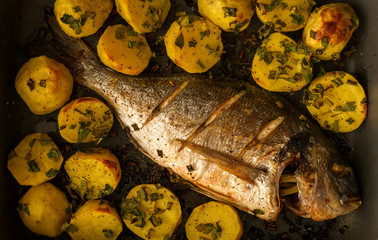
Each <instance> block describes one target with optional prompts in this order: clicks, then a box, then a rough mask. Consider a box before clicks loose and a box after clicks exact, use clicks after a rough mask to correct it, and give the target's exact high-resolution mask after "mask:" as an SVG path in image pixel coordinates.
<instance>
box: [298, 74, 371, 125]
mask: <svg viewBox="0 0 378 240" xmlns="http://www.w3.org/2000/svg"><path fill="white" fill-rule="evenodd" d="M304 101H305V104H306V106H307V109H308V110H309V112H310V113H311V115H312V116H313V117H314V118H315V119H316V120H317V121H318V122H319V124H320V125H321V126H322V127H323V128H325V129H328V130H332V131H334V132H351V131H353V130H355V129H357V128H358V127H359V126H360V125H361V123H362V122H363V121H364V120H365V118H366V113H367V103H366V95H365V91H364V89H363V88H362V86H361V85H360V84H359V83H358V81H357V80H356V79H355V78H354V77H353V76H352V75H350V74H349V73H346V72H342V71H340V72H329V73H327V74H325V75H324V76H322V77H319V78H316V79H315V80H314V81H312V82H311V84H310V86H309V87H308V91H306V92H305V96H304Z"/></svg>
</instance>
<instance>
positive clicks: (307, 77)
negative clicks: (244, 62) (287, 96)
mask: <svg viewBox="0 0 378 240" xmlns="http://www.w3.org/2000/svg"><path fill="white" fill-rule="evenodd" d="M310 57H311V52H310V51H309V50H308V49H307V47H305V46H304V45H303V44H302V43H296V42H295V41H294V40H292V39H291V38H289V37H287V36H285V35H284V34H282V33H273V34H271V35H270V36H269V37H268V38H267V39H265V40H264V41H263V43H262V45H261V46H260V47H259V48H258V49H257V52H256V55H255V57H254V58H253V61H252V77H253V79H254V80H255V81H256V83H257V84H258V85H259V86H260V87H262V88H265V89H266V90H269V91H273V92H292V91H297V90H300V89H301V88H303V87H304V86H306V85H307V84H308V83H309V82H310V81H311V80H312V64H311V61H310Z"/></svg>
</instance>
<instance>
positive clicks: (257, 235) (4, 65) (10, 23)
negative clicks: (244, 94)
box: [0, 0, 378, 240]
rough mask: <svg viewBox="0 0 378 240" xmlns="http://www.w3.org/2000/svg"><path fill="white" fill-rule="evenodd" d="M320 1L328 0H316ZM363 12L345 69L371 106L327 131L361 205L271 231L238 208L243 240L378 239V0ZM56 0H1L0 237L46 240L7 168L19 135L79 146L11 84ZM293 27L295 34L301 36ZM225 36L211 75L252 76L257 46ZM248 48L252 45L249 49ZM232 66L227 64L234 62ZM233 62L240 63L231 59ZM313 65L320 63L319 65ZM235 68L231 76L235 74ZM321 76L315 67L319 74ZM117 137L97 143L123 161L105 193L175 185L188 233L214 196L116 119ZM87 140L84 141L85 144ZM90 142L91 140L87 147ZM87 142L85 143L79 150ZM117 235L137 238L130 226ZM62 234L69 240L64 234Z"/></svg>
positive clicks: (284, 221)
mask: <svg viewBox="0 0 378 240" xmlns="http://www.w3.org/2000/svg"><path fill="white" fill-rule="evenodd" d="M316 2H317V3H318V5H321V4H324V3H328V1H316ZM342 2H348V3H350V4H351V5H352V6H353V8H354V9H355V10H356V13H357V15H358V16H359V17H360V27H359V28H358V29H357V31H356V32H355V34H354V39H352V41H351V42H352V43H355V44H356V46H357V49H358V50H357V51H356V52H355V53H354V54H353V55H352V57H351V59H349V60H348V61H347V64H346V66H345V70H346V71H348V72H350V73H352V74H354V75H355V76H357V77H358V80H359V81H360V82H361V84H362V86H363V87H364V88H365V90H366V92H367V95H368V100H369V105H368V108H369V110H368V118H367V120H366V121H365V122H364V123H363V125H362V126H361V127H360V128H359V129H358V130H357V131H355V132H353V133H349V134H341V135H337V136H334V135H333V134H330V137H332V138H333V139H335V140H336V142H337V143H338V145H339V147H340V150H342V152H345V154H347V159H348V160H349V161H350V163H351V165H352V166H353V168H354V170H355V173H356V177H357V179H358V182H359V186H360V191H361V195H362V199H363V204H362V206H361V208H360V209H358V210H357V211H354V212H352V213H351V214H349V215H346V216H341V217H339V218H337V219H335V220H330V221H324V222H314V221H312V220H308V219H301V218H299V217H296V216H294V215H293V214H292V213H290V212H288V211H285V210H284V211H282V213H281V214H280V217H279V219H278V220H277V222H276V223H275V225H276V226H275V227H274V228H276V230H269V228H271V227H269V226H268V227H267V225H266V223H264V222H263V221H262V220H260V219H258V218H256V217H254V216H252V215H249V214H246V213H244V212H241V211H239V214H240V217H241V219H242V222H243V225H244V235H243V238H242V239H350V240H352V239H366V240H370V239H378V230H377V229H378V228H377V223H378V219H377V218H378V187H377V185H376V183H377V182H378V164H377V162H378V145H377V142H378V81H377V80H378V64H377V62H378V56H377V55H378V47H377V45H378V26H377V25H376V24H377V13H378V1H376V0H373V1H371V0H349V1H342ZM172 3H173V4H172V9H174V10H176V11H182V10H186V11H187V12H189V11H191V10H194V11H195V10H196V7H193V5H195V4H194V2H193V1H184V0H178V1H174V0H173V1H172ZM52 4H53V1H51V0H33V1H30V0H2V1H1V3H0V19H1V24H0V26H1V27H0V50H1V57H0V112H1V118H0V126H1V128H0V143H1V146H0V161H1V166H0V217H1V219H0V233H1V235H0V236H1V237H0V239H6V240H8V239H45V238H44V237H41V236H37V235H35V234H33V233H31V232H30V231H29V230H27V229H26V228H25V227H24V226H23V224H22V222H21V220H20V219H19V216H18V213H17V211H16V210H15V209H16V206H17V202H18V200H19V198H20V197H21V196H22V194H24V193H25V192H26V191H27V189H28V188H27V187H20V186H19V185H18V184H17V182H16V181H15V180H14V178H13V177H12V176H11V174H10V173H9V171H8V170H7V168H6V161H7V155H8V153H9V152H10V150H11V149H12V148H14V147H15V146H16V145H17V144H18V142H19V141H21V140H22V138H23V137H24V136H25V135H27V134H30V133H33V132H46V133H48V134H49V135H50V136H51V137H52V138H53V139H54V141H55V142H56V143H57V144H58V145H59V147H60V148H61V150H62V151H63V154H64V156H65V157H66V158H67V157H68V156H70V155H71V154H73V153H74V152H75V151H76V150H78V145H75V144H67V143H65V142H64V141H63V139H62V138H61V137H60V136H59V134H58V133H57V130H58V129H57V123H56V118H57V114H58V111H55V112H54V113H52V114H49V115H46V116H36V115H33V114H32V113H31V112H30V111H29V109H28V108H27V106H26V105H25V103H24V102H23V101H22V100H21V98H20V97H19V96H18V95H17V93H16V91H15V89H14V78H15V76H16V74H17V71H18V69H19V68H20V67H21V65H22V64H23V63H24V62H25V61H26V60H27V59H28V58H29V57H30V56H29V55H28V54H27V49H26V45H27V44H28V43H31V42H35V41H39V42H43V41H45V40H46V39H48V38H49V34H48V31H47V25H46V24H45V21H44V10H45V9H47V10H51V6H52ZM174 19H175V14H174V11H173V10H171V12H170V15H169V17H168V20H167V21H166V23H165V24H164V27H163V29H162V30H161V32H158V33H157V34H156V35H148V36H147V38H148V39H149V41H150V42H153V41H155V39H156V37H157V36H159V35H162V34H163V33H164V32H165V30H166V29H167V28H168V26H169V25H170V23H171V22H172V21H173V20H174ZM119 21H120V18H119V16H117V15H116V14H115V13H114V14H112V17H111V18H110V20H109V21H108V22H107V23H106V24H114V23H116V22H119ZM252 25H253V26H252V27H249V28H248V30H247V32H246V33H245V35H246V36H245V37H251V33H253V32H256V29H258V27H259V26H260V22H259V20H258V18H257V16H256V15H255V16H254V17H253V19H252ZM103 31H104V28H102V29H100V32H99V33H97V34H96V35H95V36H93V37H91V38H89V39H87V40H89V41H90V42H96V40H97V39H98V37H99V36H100V34H101V33H102V32H103ZM298 36H299V34H298V33H294V34H293V37H297V38H298ZM223 39H224V42H227V45H226V47H225V50H228V53H226V54H225V56H224V57H223V58H222V63H219V64H217V65H216V66H215V67H214V69H213V73H214V74H227V75H228V76H230V75H231V76H232V77H237V78H244V79H245V80H248V81H250V80H251V78H250V72H249V68H250V65H251V56H253V53H254V51H255V49H256V46H249V45H246V46H244V47H243V48H244V49H245V52H246V55H245V56H243V57H242V59H241V61H233V60H234V59H235V58H238V57H239V56H240V55H239V54H240V47H241V42H242V41H241V40H240V39H244V38H242V37H240V36H239V39H238V38H236V37H235V36H234V35H232V34H224V35H223ZM162 49H163V45H162V44H160V45H158V46H156V47H154V48H153V50H154V51H156V52H159V51H161V50H162ZM249 50H251V51H249ZM231 62H232V64H229V63H231ZM234 62H235V63H234ZM156 63H159V64H160V65H161V69H160V70H159V71H161V72H167V71H173V72H175V71H179V69H178V68H177V67H175V66H173V64H172V63H171V62H170V61H168V59H167V57H166V56H164V54H158V57H157V58H156V59H154V60H153V61H152V62H151V64H150V66H149V67H148V69H147V71H151V70H149V69H151V68H152V67H153V66H154V65H155V64H156ZM339 67H340V64H338V65H334V64H331V63H328V64H326V65H324V68H325V69H326V70H333V69H339ZM315 71H317V69H316V68H315ZM231 73H232V74H231ZM315 74H316V72H315ZM301 94H302V93H298V94H297V93H296V94H294V96H288V97H289V98H290V100H292V101H293V102H294V103H296V105H297V106H298V107H299V108H302V109H303V106H302V105H301V104H300V103H299V101H298V98H299V97H300V96H301ZM81 96H96V95H95V94H94V93H93V92H91V91H90V90H88V89H86V88H84V87H81V86H77V85H75V89H74V93H73V95H72V99H74V98H77V97H81ZM112 132H113V133H114V134H113V135H115V136H112V137H108V138H106V139H105V140H104V141H103V142H102V143H101V144H100V146H102V147H105V148H110V149H111V150H112V151H113V152H114V153H115V154H116V155H117V156H118V157H119V159H120V161H121V165H122V171H123V173H122V174H123V177H122V180H121V183H120V185H119V187H118V188H117V189H116V191H115V192H114V193H113V194H112V195H111V196H108V199H111V200H112V201H113V202H114V203H115V205H119V203H120V201H121V199H122V198H124V197H125V196H126V194H127V192H128V191H129V190H130V189H131V188H132V187H133V186H135V185H137V184H140V183H150V182H154V181H156V183H161V184H162V185H164V186H167V187H168V188H170V189H171V190H172V191H173V192H174V193H175V194H176V195H177V196H179V199H180V203H181V205H182V210H183V222H182V224H181V225H180V227H179V229H178V230H177V238H176V239H185V229H184V225H185V221H186V219H187V218H188V216H189V214H190V213H191V211H192V209H193V208H194V207H195V206H197V205H199V204H202V203H205V202H207V201H209V200H210V199H209V198H207V197H205V196H203V195H200V194H198V193H196V192H194V191H192V190H190V189H189V187H188V186H187V185H185V184H184V183H182V182H179V183H175V181H174V180H173V179H172V176H170V174H169V173H168V171H166V170H165V169H163V168H161V167H159V166H158V165H156V164H155V163H153V162H152V161H151V160H149V159H148V158H147V157H145V156H144V155H143V154H142V153H140V152H138V151H137V150H136V149H135V148H134V146H133V145H132V144H131V143H130V142H129V140H128V138H127V136H126V134H125V133H124V132H123V131H122V129H121V127H120V126H119V124H118V123H117V124H116V126H115V127H114V128H113V129H112ZM86 146H87V145H86ZM88 146H91V145H88ZM82 147H85V146H82V145H80V148H82ZM65 181H66V179H65V176H64V174H62V173H60V174H59V175H58V176H57V177H56V179H54V181H53V183H54V184H56V185H58V186H59V187H60V188H61V189H64V183H65ZM124 229H125V231H124V232H123V233H122V235H121V236H120V237H119V239H138V238H137V237H136V236H135V235H133V234H132V233H131V232H130V231H129V230H128V229H126V226H124ZM59 239H69V236H68V235H67V234H63V235H62V236H61V237H59Z"/></svg>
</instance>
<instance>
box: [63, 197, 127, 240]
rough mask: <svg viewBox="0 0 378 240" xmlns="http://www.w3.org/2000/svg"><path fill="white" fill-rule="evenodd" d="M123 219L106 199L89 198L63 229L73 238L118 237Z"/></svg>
mask: <svg viewBox="0 0 378 240" xmlns="http://www.w3.org/2000/svg"><path fill="white" fill-rule="evenodd" d="M122 228H123V227H122V219H121V217H120V216H119V214H118V212H117V210H116V209H115V208H114V207H112V205H111V204H110V203H109V202H108V201H106V200H89V201H87V202H85V203H84V204H83V206H81V207H80V208H79V210H77V211H76V212H75V213H74V215H73V216H72V218H71V221H70V223H65V224H64V226H63V230H64V231H66V232H67V233H68V234H69V235H70V237H71V238H72V239H73V240H82V239H88V240H91V239H93V240H94V239H96V240H101V239H103V240H109V239H117V237H118V235H119V234H120V233H121V232H122Z"/></svg>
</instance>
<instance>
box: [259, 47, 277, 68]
mask: <svg viewBox="0 0 378 240" xmlns="http://www.w3.org/2000/svg"><path fill="white" fill-rule="evenodd" d="M257 55H258V56H259V57H260V60H264V62H265V63H266V64H267V65H269V64H270V63H271V62H272V61H273V58H274V57H273V52H269V51H267V50H266V48H265V47H258V48H257Z"/></svg>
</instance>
